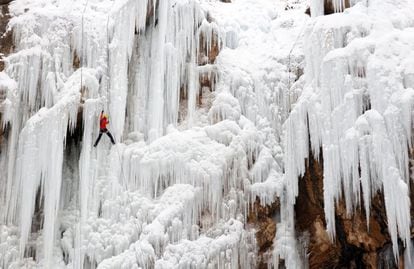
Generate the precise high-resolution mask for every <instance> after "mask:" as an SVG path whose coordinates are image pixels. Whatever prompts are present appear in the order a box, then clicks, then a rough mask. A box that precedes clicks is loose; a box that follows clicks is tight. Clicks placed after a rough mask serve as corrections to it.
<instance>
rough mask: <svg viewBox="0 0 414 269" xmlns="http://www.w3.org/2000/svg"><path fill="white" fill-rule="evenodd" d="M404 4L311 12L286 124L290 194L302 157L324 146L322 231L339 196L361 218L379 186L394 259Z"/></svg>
mask: <svg viewBox="0 0 414 269" xmlns="http://www.w3.org/2000/svg"><path fill="white" fill-rule="evenodd" d="M317 2H318V1H314V4H317ZM412 11H413V7H412V5H410V3H409V1H400V2H398V5H397V4H396V3H394V2H391V1H369V2H363V1H361V2H359V3H357V4H356V5H355V6H354V7H352V8H351V9H349V10H347V11H346V12H345V13H341V14H334V15H330V16H326V17H318V18H315V19H314V20H313V21H312V23H311V24H309V26H308V27H307V30H306V36H305V42H306V44H308V46H307V50H306V51H305V55H306V62H307V64H306V69H305V75H306V86H305V88H304V90H303V93H302V95H301V96H300V98H299V100H298V102H297V103H296V105H295V107H294V109H293V111H292V112H291V114H290V116H289V118H288V120H287V121H286V123H285V132H286V133H285V138H286V139H285V155H284V156H285V164H286V171H285V172H286V180H287V182H286V184H287V186H288V188H287V190H288V193H287V194H288V197H289V198H288V200H289V201H290V203H292V204H293V203H294V201H295V197H296V196H297V195H298V189H297V179H298V178H299V177H300V176H302V175H303V174H304V172H305V159H306V158H308V156H309V155H310V154H313V155H314V156H315V157H316V158H319V154H320V153H322V156H323V167H324V206H325V218H326V221H327V231H328V234H329V235H330V236H331V238H334V237H335V205H336V203H337V202H339V201H340V200H344V201H345V204H346V209H347V213H348V214H352V212H353V211H354V210H355V209H356V208H358V207H362V206H364V208H365V212H366V215H367V222H368V223H369V221H368V220H369V214H370V203H371V202H370V201H371V198H372V197H373V196H374V195H375V194H376V193H377V191H381V192H382V193H383V195H384V201H385V209H386V213H387V223H388V228H389V233H390V236H391V240H392V243H393V251H394V256H395V258H396V259H398V238H400V239H401V240H402V242H403V245H404V247H407V248H409V247H410V244H409V242H410V227H411V226H410V225H411V223H410V198H409V189H408V188H409V184H410V178H409V172H408V169H409V164H408V160H409V153H410V152H411V150H412V133H411V130H412V106H413V101H414V100H413V93H414V92H413V85H412V84H411V83H406V81H407V79H406V76H407V75H406V74H408V73H410V72H411V71H409V70H410V68H411V67H410V66H412V64H413V62H412V59H409V58H407V57H408V55H410V54H411V51H412V50H413V49H414V47H413V44H414V43H413V37H414V36H413V31H412V28H410V27H412V26H413V22H414V21H413V20H412V18H411V17H410V15H409V13H410V12H412ZM397 14H398V15H397ZM309 138H310V140H309ZM309 145H310V149H311V152H309V150H308V149H309Z"/></svg>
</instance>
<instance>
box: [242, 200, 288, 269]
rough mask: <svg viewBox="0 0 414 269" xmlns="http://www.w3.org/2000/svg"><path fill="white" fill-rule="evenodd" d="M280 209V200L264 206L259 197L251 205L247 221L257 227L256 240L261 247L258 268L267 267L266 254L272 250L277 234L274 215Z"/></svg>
mask: <svg viewBox="0 0 414 269" xmlns="http://www.w3.org/2000/svg"><path fill="white" fill-rule="evenodd" d="M279 210H280V202H279V200H276V201H275V202H274V203H273V204H271V205H267V206H262V205H260V200H259V198H256V201H255V202H254V203H253V205H252V206H251V207H250V210H249V214H248V217H247V221H248V223H249V224H250V225H253V226H254V227H255V229H256V242H257V246H258V247H259V262H258V268H267V260H266V259H265V255H266V253H267V252H269V250H271V248H272V245H273V239H274V238H275V235H276V222H275V221H274V216H275V215H276V214H277V212H279Z"/></svg>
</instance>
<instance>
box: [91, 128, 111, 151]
mask: <svg viewBox="0 0 414 269" xmlns="http://www.w3.org/2000/svg"><path fill="white" fill-rule="evenodd" d="M103 133H105V134H106V135H107V136H109V139H111V142H112V144H114V145H115V140H114V138H113V136H112V134H111V133H110V132H109V131H108V129H100V130H99V135H98V138H97V139H96V142H95V144H94V145H93V146H94V147H96V146H97V145H98V143H99V140H101V137H102V134H103Z"/></svg>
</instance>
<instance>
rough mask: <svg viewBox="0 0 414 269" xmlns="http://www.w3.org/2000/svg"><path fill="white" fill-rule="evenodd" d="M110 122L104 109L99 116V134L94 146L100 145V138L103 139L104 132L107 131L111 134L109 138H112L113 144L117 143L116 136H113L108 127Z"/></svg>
mask: <svg viewBox="0 0 414 269" xmlns="http://www.w3.org/2000/svg"><path fill="white" fill-rule="evenodd" d="M108 123H109V120H108V115H106V114H104V111H103V110H102V112H101V115H100V116H99V136H98V138H97V139H96V142H95V144H94V145H93V146H94V147H96V146H97V145H98V143H99V140H101V137H102V134H103V133H106V134H107V135H108V136H109V138H110V139H111V142H112V144H114V145H115V140H114V137H113V136H112V134H111V133H110V132H109V131H108V129H107V128H106V126H107V125H108Z"/></svg>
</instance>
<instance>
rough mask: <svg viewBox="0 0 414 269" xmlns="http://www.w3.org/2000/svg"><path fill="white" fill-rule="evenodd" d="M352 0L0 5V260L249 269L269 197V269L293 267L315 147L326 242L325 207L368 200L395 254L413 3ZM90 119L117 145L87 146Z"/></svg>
mask: <svg viewBox="0 0 414 269" xmlns="http://www.w3.org/2000/svg"><path fill="white" fill-rule="evenodd" d="M350 2H351V5H353V7H352V8H351V9H347V10H345V11H344V12H343V13H336V14H333V15H330V16H319V15H322V14H323V5H322V3H323V1H316V0H315V1H312V2H311V11H312V14H313V15H314V16H313V18H311V19H309V18H308V17H307V16H306V15H305V14H304V8H305V3H304V1H299V2H298V1H287V3H288V4H289V5H290V7H291V8H292V9H288V10H285V7H286V5H285V4H286V3H285V2H283V1H279V2H277V1H272V0H235V1H233V3H223V2H220V1H216V0H214V1H207V0H165V1H164V0H163V1H146V0H142V1H134V0H122V1H110V0H89V1H75V2H72V1H52V0H39V1H29V0H15V1H13V2H12V3H11V4H10V11H11V14H12V15H13V18H12V19H11V21H10V24H9V28H10V29H12V30H13V34H14V40H15V41H14V42H15V51H14V53H12V54H11V55H9V56H8V57H7V58H6V59H5V60H6V68H5V71H4V72H2V73H0V94H1V95H0V97H1V99H0V101H1V103H0V112H1V113H2V127H3V128H4V127H7V128H5V131H6V132H7V135H6V136H5V139H4V141H2V144H1V145H0V146H1V152H2V154H1V156H0V168H1V170H0V171H1V172H0V175H1V176H0V185H1V186H4V187H2V188H1V190H0V225H1V226H0V267H4V268H22V267H23V268H116V269H118V268H255V267H256V262H257V248H256V243H255V237H254V229H252V228H251V227H249V225H247V224H246V217H247V211H248V207H249V204H250V203H251V202H253V201H255V200H256V197H258V198H259V199H260V202H261V203H262V204H263V205H265V204H270V203H272V202H274V201H275V200H276V199H279V201H280V204H281V208H280V214H278V216H277V221H278V222H279V223H278V226H277V227H278V229H277V233H276V236H275V239H274V249H273V250H272V251H271V253H268V254H270V256H272V258H271V259H270V263H271V264H273V266H277V265H278V263H279V260H280V259H283V260H285V265H286V267H287V268H303V266H305V265H306V261H304V260H302V259H303V258H304V257H302V256H301V255H300V251H298V249H299V248H300V246H299V244H300V242H297V240H296V235H295V230H294V211H293V205H294V203H295V200H296V196H297V195H298V179H299V177H300V176H301V175H303V173H304V172H305V159H306V158H308V157H309V155H310V154H313V155H314V156H315V157H316V158H319V156H320V153H322V155H323V162H324V203H325V215H326V221H327V230H328V232H329V234H330V236H331V237H332V238H334V237H335V211H334V210H335V203H336V202H338V201H339V199H344V200H345V203H346V208H347V211H348V213H349V214H352V212H353V210H354V209H355V208H357V207H360V206H364V208H365V212H366V213H367V219H368V216H369V212H370V199H371V197H372V196H373V195H374V194H375V193H376V192H377V191H378V190H382V191H383V193H384V195H385V207H386V212H387V223H388V227H389V231H390V235H391V239H392V242H393V250H394V254H395V255H396V256H398V255H397V253H398V244H397V241H398V239H401V240H402V242H403V243H405V244H407V249H406V255H409V254H410V253H411V250H410V249H409V248H408V246H409V238H410V204H409V197H408V190H409V188H408V187H409V183H410V182H409V165H408V161H409V155H408V153H409V151H410V150H411V149H412V133H411V129H412V104H413V101H414V99H413V98H414V92H413V88H414V62H413V57H412V56H413V50H414V47H413V46H414V45H413V44H414V31H413V28H412V27H413V25H414V21H413V19H412V16H411V15H412V14H413V5H412V4H411V3H410V2H409V1H408V0H403V1H398V3H397V2H396V1H391V0H387V1H383V0H371V1H369V2H366V1H357V0H355V1H350ZM333 4H334V5H333V6H334V9H335V11H337V12H340V11H343V9H344V1H334V2H333ZM82 14H84V15H83V16H82ZM82 22H83V24H82ZM216 41H217V42H218V43H217V44H216V45H217V46H218V47H219V48H220V49H221V52H220V54H219V55H218V57H217V58H216V60H215V62H209V59H206V57H207V56H208V55H209V52H211V51H212V50H213V49H214V45H215V43H214V42H216ZM200 55H202V56H203V57H204V58H203V57H201V56H200ZM305 61H306V66H305ZM206 63H207V64H206ZM303 73H304V75H303V76H302V74H303ZM201 76H202V78H203V79H205V78H207V80H209V81H210V83H211V85H212V87H211V88H209V87H201V85H200V81H201V79H200V77H201ZM211 90H214V91H213V92H210V91H211ZM199 102H201V104H200V103H199ZM102 109H105V110H106V111H107V112H108V114H109V115H110V130H111V132H112V133H113V135H114V136H115V138H116V141H117V142H119V143H118V144H117V145H115V146H112V147H111V146H110V143H109V141H108V140H107V139H106V137H105V139H103V140H102V141H101V143H100V145H99V147H98V148H93V147H92V143H93V141H94V139H95V138H96V136H97V134H98V126H97V124H98V122H97V118H98V115H99V113H100V111H101V110H102ZM309 145H310V147H309ZM309 149H310V150H309ZM3 152H4V154H3Z"/></svg>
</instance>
